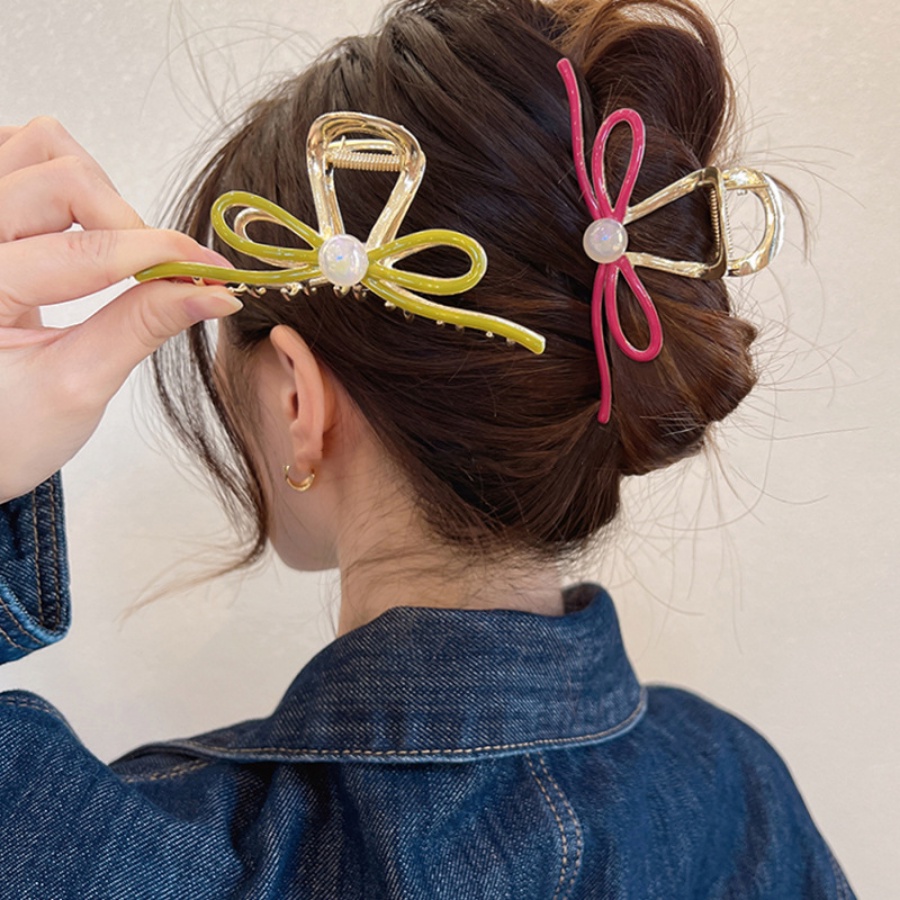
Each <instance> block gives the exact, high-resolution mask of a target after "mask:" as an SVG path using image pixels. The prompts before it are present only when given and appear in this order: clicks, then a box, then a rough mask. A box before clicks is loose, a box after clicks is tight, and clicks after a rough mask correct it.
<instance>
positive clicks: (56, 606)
mask: <svg viewBox="0 0 900 900" xmlns="http://www.w3.org/2000/svg"><path fill="white" fill-rule="evenodd" d="M69 611H70V603H69V572H68V562H67V557H66V542H65V528H64V521H63V505H62V482H61V479H60V474H59V472H57V473H56V474H55V475H53V477H51V478H49V479H48V480H47V481H45V482H44V483H43V484H40V485H38V487H36V488H35V489H34V490H33V491H31V492H30V493H28V494H25V495H24V496H22V497H18V498H17V499H15V500H11V501H10V502H8V503H5V504H3V505H2V506H0V663H4V662H10V661H11V660H14V659H19V658H20V657H22V656H26V655H27V654H28V653H31V652H32V651H33V650H38V649H40V648H41V647H44V646H46V645H47V644H52V643H55V642H56V641H58V640H60V639H61V638H62V637H64V636H65V634H66V632H67V631H68V628H69Z"/></svg>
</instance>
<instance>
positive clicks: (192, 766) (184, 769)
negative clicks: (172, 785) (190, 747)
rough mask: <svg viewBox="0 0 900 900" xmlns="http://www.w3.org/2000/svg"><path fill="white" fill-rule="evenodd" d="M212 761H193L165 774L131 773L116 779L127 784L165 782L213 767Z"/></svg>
mask: <svg viewBox="0 0 900 900" xmlns="http://www.w3.org/2000/svg"><path fill="white" fill-rule="evenodd" d="M213 763H214V760H211V759H195V760H192V761H191V762H188V763H182V764H181V765H180V766H175V767H174V768H171V769H168V770H167V771H165V772H154V773H152V774H148V775H141V774H138V773H137V772H133V773H132V774H130V775H118V773H117V776H118V778H119V779H120V780H121V781H124V782H126V783H128V784H136V783H141V782H147V781H166V780H168V779H170V778H179V777H181V776H182V775H187V774H188V773H190V772H197V771H199V770H200V769H205V768H207V767H208V766H211V765H213Z"/></svg>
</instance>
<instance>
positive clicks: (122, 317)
mask: <svg viewBox="0 0 900 900" xmlns="http://www.w3.org/2000/svg"><path fill="white" fill-rule="evenodd" d="M242 306H243V304H242V303H241V302H240V300H238V299H237V298H235V297H232V296H231V295H230V294H229V293H228V292H227V291H226V290H225V289H224V288H222V287H202V288H201V287H194V286H192V285H186V284H177V283H172V282H167V281H151V282H147V283H146V284H139V285H136V286H134V287H132V288H130V289H129V290H127V291H125V293H123V294H121V295H120V296H119V297H117V298H116V299H115V300H113V301H112V302H111V303H108V304H107V305H106V306H104V307H103V308H102V309H100V310H98V311H97V312H96V313H94V315H92V316H91V317H90V318H89V319H87V320H86V321H84V322H82V323H81V324H80V325H78V326H77V327H75V328H72V329H70V330H69V331H68V332H67V333H66V335H65V336H64V337H63V338H62V339H61V340H60V341H59V342H58V344H57V346H56V349H57V351H59V352H60V353H61V354H63V355H64V357H65V366H64V367H65V369H66V370H67V371H68V372H72V373H74V372H82V373H83V375H82V376H81V380H82V381H84V380H85V379H89V381H90V384H89V385H84V386H83V387H84V389H85V390H86V391H87V392H88V395H89V396H91V397H94V398H96V402H98V403H100V402H102V403H104V404H105V403H106V401H107V400H109V398H110V397H112V395H113V394H114V393H115V392H116V391H117V390H118V389H119V387H121V385H122V384H123V382H124V381H125V379H126V378H127V377H128V374H129V372H131V370H132V369H133V368H134V367H135V366H136V365H137V364H138V363H139V362H141V360H143V359H144V358H145V357H147V356H149V355H150V354H151V353H152V352H153V351H154V350H156V348H157V347H159V346H160V345H161V344H163V343H164V342H165V341H167V340H168V339H169V338H171V337H174V336H175V335H176V334H178V333H179V332H181V331H184V330H185V329H186V328H189V327H190V326H191V325H193V324H194V323H195V322H199V321H201V320H203V319H211V318H217V317H220V316H227V315H231V314H232V313H234V312H237V311H238V310H239V309H241V307H242Z"/></svg>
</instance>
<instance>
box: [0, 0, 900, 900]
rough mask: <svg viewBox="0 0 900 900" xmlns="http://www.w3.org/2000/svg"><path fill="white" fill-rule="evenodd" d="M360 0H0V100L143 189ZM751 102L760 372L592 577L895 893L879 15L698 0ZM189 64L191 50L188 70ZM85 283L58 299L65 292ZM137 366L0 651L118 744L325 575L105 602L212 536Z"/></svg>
mask: <svg viewBox="0 0 900 900" xmlns="http://www.w3.org/2000/svg"><path fill="white" fill-rule="evenodd" d="M379 6H380V4H379V3H377V2H374V0H328V2H320V3H315V2H312V0H293V2H291V3H279V2H277V0H255V2H254V3H253V4H247V3H246V2H243V0H241V2H237V0H216V2H212V0H190V2H187V0H182V2H170V0H115V2H113V0H93V2H89V0H79V2H77V3H76V2H60V0H54V2H50V0H29V2H27V3H25V2H12V0H0V12H2V18H0V21H2V22H3V26H2V29H0V121H2V122H3V123H10V124H21V123H24V122H26V121H27V120H28V119H30V118H31V117H33V116H35V115H38V114H49V115H53V116H56V117H58V118H59V119H61V120H62V121H63V122H64V123H65V124H66V125H67V126H68V128H69V129H70V130H71V131H72V133H73V134H74V135H75V136H76V137H77V138H78V139H79V140H80V141H81V142H82V143H83V144H84V145H85V146H86V147H87V148H88V149H89V150H90V151H91V152H93V153H94V155H95V156H96V157H97V158H98V160H99V161H100V162H101V164H102V165H104V166H105V167H106V168H107V170H108V171H109V172H110V174H111V175H112V177H113V179H114V181H115V182H116V183H117V185H118V186H119V188H120V190H121V191H122V192H123V194H124V195H125V196H126V197H127V198H128V199H129V200H130V201H131V202H132V203H133V204H134V205H135V206H136V207H137V208H138V210H139V211H140V212H141V213H142V214H143V215H144V216H145V217H151V218H152V217H154V216H156V215H157V214H158V212H159V210H160V209H161V203H162V199H161V198H162V197H163V194H164V187H165V186H166V185H167V184H171V182H172V179H173V178H175V177H177V176H178V175H180V174H181V173H183V172H184V171H185V168H186V166H187V164H188V161H189V158H190V156H191V154H192V153H194V152H196V151H197V149H198V146H199V144H200V140H201V137H202V136H203V135H204V134H208V133H209V129H210V127H214V126H215V122H216V110H218V109H222V108H224V109H225V110H231V111H234V110H236V109H238V108H240V107H241V106H242V105H243V103H244V102H245V101H246V100H247V99H248V98H249V97H250V96H252V95H253V94H254V93H256V92H257V91H258V90H259V89H260V87H261V86H262V85H263V84H266V83H268V81H269V80H270V79H271V78H273V77H276V76H277V75H278V73H280V72H286V71H289V70H291V69H295V68H297V67H298V66H301V65H302V64H303V63H304V61H305V60H307V59H308V58H309V56H310V55H311V53H312V52H313V51H314V50H315V49H316V48H317V47H319V46H321V45H322V44H324V43H327V42H328V41H329V40H330V39H332V38H333V37H335V36H338V35H343V34H348V33H353V32H359V31H365V30H368V28H369V26H370V24H371V22H372V20H373V18H374V15H375V13H376V12H377V9H378V8H379ZM710 9H711V11H712V12H713V13H714V14H715V15H716V16H717V18H718V19H719V21H720V22H721V24H722V31H723V35H724V38H725V42H726V44H727V46H728V48H729V52H730V56H731V60H732V64H733V67H734V70H735V73H736V76H737V80H738V83H739V87H740V90H741V92H742V96H743V97H744V98H745V102H746V108H745V109H744V113H745V123H746V140H745V145H746V151H747V152H746V153H745V155H744V160H745V161H746V162H747V163H750V164H754V165H758V166H765V167H766V168H768V169H769V170H770V171H772V172H773V173H775V174H777V175H779V176H781V177H783V178H784V179H786V180H787V181H789V182H790V183H791V184H792V185H793V186H794V187H795V188H796V189H797V190H798V191H799V192H800V193H801V194H802V195H803V197H804V198H805V199H806V200H807V202H808V203H809V205H810V209H811V212H812V216H813V220H814V225H815V243H814V245H813V247H812V251H811V261H809V262H807V261H805V260H804V257H803V253H802V249H801V248H800V246H799V234H800V233H799V226H798V222H797V220H796V217H795V218H794V219H793V221H792V224H791V232H790V235H791V236H790V240H789V243H788V246H786V248H785V251H784V253H783V256H782V257H781V259H780V260H779V262H778V264H777V266H776V267H775V268H774V269H772V270H771V271H769V272H766V273H763V274H762V275H761V276H759V277H758V278H757V279H756V280H755V282H754V283H753V284H752V285H743V286H742V301H741V302H742V304H743V309H744V311H745V312H746V313H747V314H748V315H750V316H751V318H753V320H754V321H755V322H757V324H758V325H759V326H760V327H761V329H762V340H761V344H760V363H761V365H762V366H763V369H764V375H763V383H762V384H761V385H760V388H759V390H758V391H757V392H756V393H755V394H754V395H753V396H752V397H751V398H750V400H749V401H748V402H747V403H746V405H745V407H744V408H743V409H742V410H741V411H739V413H738V414H736V415H735V416H734V417H733V419H732V421H730V422H729V423H727V424H726V426H725V427H723V428H722V430H721V432H720V434H719V440H718V448H719V449H718V452H717V453H713V454H710V455H709V456H708V457H707V458H704V459H699V460H696V461H693V462H692V463H691V464H689V465H686V466H684V467H680V468H678V469H677V470H671V471H669V472H666V473H663V474H662V475H660V476H659V477H656V478H651V479H642V480H638V481H634V482H632V483H631V484H629V486H628V501H627V504H626V509H625V512H624V514H623V517H622V520H621V522H620V523H619V525H618V527H617V528H616V529H614V532H613V533H611V534H610V535H609V536H608V538H607V540H606V542H605V545H604V548H603V552H602V558H601V559H600V560H599V561H598V562H597V564H596V565H595V566H594V567H592V569H591V571H590V573H589V574H590V575H591V576H592V577H595V578H598V579H600V580H602V581H603V582H604V583H605V584H607V586H608V587H609V588H610V589H611V590H612V592H613V594H614V596H615V597H616V600H617V604H618V607H619V610H620V614H621V617H622V620H623V625H624V629H625V635H626V641H627V643H628V647H629V651H630V654H631V656H632V659H633V661H634V663H635V665H636V667H637V669H638V671H639V673H640V675H641V676H642V677H643V678H644V679H645V680H649V681H660V682H668V683H675V684H680V685H684V686H687V687H689V688H691V689H693V690H695V691H697V692H699V693H700V694H702V695H704V696H706V697H708V698H710V699H711V700H713V701H715V702H717V703H719V704H720V705H722V706H724V707H726V708H728V709H730V710H732V711H735V712H737V713H738V714H739V715H741V716H742V717H743V718H745V719H747V720H748V721H749V722H751V723H752V724H753V725H754V726H755V727H756V728H758V729H759V730H760V731H761V732H762V733H763V734H765V735H766V736H767V737H768V739H769V740H770V741H771V742H772V743H773V744H774V745H775V747H776V748H777V749H778V750H779V751H780V752H781V754H782V755H783V756H784V757H785V759H786V760H787V762H788V764H789V766H790V768H791V771H792V772H793V774H794V777H795V779H796V781H797V783H798V785H799V787H800V789H801V791H802V793H803V794H804V796H805V798H806V800H807V804H808V806H809V808H810V811H811V813H812V815H813V818H814V819H815V820H816V822H817V824H818V825H819V827H820V828H821V830H822V831H823V833H824V834H825V835H826V837H827V839H828V840H829V842H830V843H831V845H832V847H833V849H834V851H835V853H836V855H837V856H838V858H839V859H840V860H841V862H842V863H843V865H844V867H845V869H846V871H847V873H848V875H849V877H850V880H851V882H852V884H853V885H854V887H855V889H856V890H857V892H858V893H859V895H860V896H861V897H873V898H881V897H888V896H894V895H895V893H896V880H897V879H896V865H895V863H894V862H892V853H891V852H890V850H889V848H894V847H896V845H897V844H898V843H900V827H898V817H897V814H896V809H897V807H898V805H900V766H898V763H900V754H898V749H897V741H898V737H900V732H898V704H897V688H896V685H897V682H898V679H900V666H898V654H897V651H896V642H897V639H898V636H900V627H898V626H900V613H898V602H897V586H896V585H897V576H898V574H900V566H898V525H897V510H898V508H900V476H898V465H897V457H896V449H895V448H896V447H897V445H898V443H900V428H898V417H900V416H898V414H900V391H898V388H897V381H898V377H897V374H896V373H897V371H898V362H897V359H898V350H900V344H898V340H897V337H896V336H897V335H898V334H900V303H898V297H897V294H898V290H897V288H898V283H897V282H898V279H897V274H896V271H897V270H896V263H895V260H896V255H897V247H898V246H900V226H898V216H897V211H896V210H897V207H898V200H900V197H898V193H900V192H898V174H897V172H898V167H897V165H896V163H895V153H896V144H897V139H898V137H900V127H898V126H900V121H898V96H897V85H898V84H900V64H898V56H897V54H896V44H897V40H898V38H900V27H898V26H900V13H898V11H897V10H898V8H897V7H896V5H893V4H886V3H881V2H875V0H861V2H858V3H855V4H853V6H852V7H848V6H847V4H845V3H840V2H837V0H818V2H817V3H815V4H812V3H808V2H806V3H804V2H799V0H733V2H730V3H724V2H721V0H715V2H714V3H713V5H712V6H711V7H710ZM194 64H197V65H198V66H200V67H202V69H203V70H204V71H205V73H206V75H205V77H199V76H198V75H197V74H196V73H195V69H194ZM105 299H107V298H105V297H100V298H97V297H95V298H89V299H88V300H85V301H81V302H79V303H77V304H74V305H73V306H72V307H70V308H69V309H68V310H66V311H63V312H59V311H55V312H54V316H55V319H54V321H56V322H58V323H61V322H63V321H72V320H77V319H80V318H83V317H84V316H86V315H87V314H88V313H89V312H90V311H91V310H92V309H94V308H96V307H97V306H98V305H99V304H100V303H102V302H105ZM148 384H149V379H148V378H147V373H146V371H144V372H139V373H138V374H137V375H136V376H135V377H133V378H132V379H131V380H130V381H129V383H128V385H127V386H126V388H125V389H124V390H123V391H122V392H121V393H120V394H119V395H118V396H117V397H116V398H115V399H114V401H113V402H112V404H111V406H110V408H109V412H108V415H107V416H106V418H105V420H104V422H103V424H102V426H101V428H100V429H99V431H98V433H97V434H96V436H95V437H94V439H93V440H92V441H91V443H90V444H89V445H88V446H87V448H86V449H85V450H84V451H83V452H82V453H81V454H80V455H79V456H78V457H77V458H76V459H75V460H74V461H73V462H72V463H71V464H70V465H69V466H67V468H66V471H65V473H64V480H65V485H66V492H67V504H68V512H67V515H68V532H69V537H70V553H71V568H72V583H73V594H74V624H73V627H72V631H71V634H70V636H69V637H68V638H67V639H66V640H65V641H64V642H63V643H61V644H60V645H58V646H55V647H53V648H50V649H47V650H44V651H42V652H40V653H38V654H36V655H34V656H32V657H31V658H29V659H26V660H24V661H22V662H19V663H16V664H14V665H12V666H7V667H4V669H3V670H2V672H0V688H3V689H8V688H13V687H17V688H18V687H21V688H26V689H29V690H33V691H37V692H38V693H41V694H43V695H44V696H46V697H47V698H48V699H50V700H51V701H52V702H54V703H56V704H57V705H58V706H59V707H60V708H61V709H62V710H63V712H64V713H65V714H66V715H67V716H68V718H69V720H70V722H71V723H72V725H73V727H74V728H75V729H76V730H77V732H78V733H79V734H80V735H81V737H82V739H83V740H84V742H85V743H86V744H87V745H88V746H89V747H90V748H92V749H93V750H94V751H95V752H96V753H97V754H98V755H99V756H100V757H102V758H104V759H107V760H109V759H112V758H114V757H116V756H117V755H119V754H121V753H123V752H125V751H126V750H128V749H130V748H131V747H133V746H135V745H136V744H138V743H141V742H143V741H147V740H150V739H154V738H166V737H175V736H179V735H185V734H189V733H195V732H198V731H201V730H205V729H209V728H213V727H217V726H220V725H224V724H226V723H228V722H231V721H235V720H239V719H242V718H249V717H257V716H264V715H267V714H268V713H269V712H270V711H271V709H272V708H273V706H274V705H275V703H276V702H277V700H278V698H279V697H280V696H281V694H282V692H283V691H284V690H285V688H286V687H287V685H288V683H289V682H290V680H291V679H292V678H293V676H294V675H295V674H296V672H297V671H298V670H299V669H300V668H301V667H302V666H303V664H304V663H305V662H306V661H307V660H308V659H310V658H311V657H312V656H313V655H314V654H315V653H316V652H317V651H318V650H319V649H321V648H322V647H323V646H324V645H325V644H326V643H327V642H328V641H330V640H331V639H332V637H333V635H334V626H333V622H334V621H336V619H335V616H334V610H335V604H336V601H337V594H336V591H335V587H334V581H333V579H332V577H331V575H324V576H309V575H300V574H297V573H294V572H290V571H288V570H286V569H284V568H283V567H281V566H280V565H278V564H276V563H271V564H269V565H268V566H267V567H266V568H265V570H264V571H262V572H260V573H257V574H253V575H251V576H244V577H240V578H233V579H231V580H229V581H222V582H218V583H214V584H212V585H207V586H205V587H202V588H198V589H196V590H193V591H190V592H185V593H182V594H179V595H178V596H176V597H174V598H170V599H167V600H163V601H160V602H159V603H157V604H156V605H154V606H152V607H151V608H148V609H146V610H144V611H142V612H140V613H139V614H137V615H136V616H134V617H132V618H130V619H128V620H127V621H126V620H123V618H122V614H123V613H124V611H125V610H126V609H127V608H128V607H129V606H130V605H132V604H133V603H134V602H135V601H136V600H137V599H138V598H139V596H140V594H141V591H142V590H144V589H145V588H147V586H148V585H149V584H150V583H151V582H152V581H153V579H154V578H155V577H157V576H159V575H160V574H166V573H168V572H170V571H171V570H172V568H173V566H175V565H176V564H177V563H178V562H179V560H182V559H184V558H197V556H198V555H199V554H202V553H203V552H205V551H206V549H208V548H209V547H213V546H215V545H216V542H217V541H221V540H222V539H223V538H224V537H225V536H226V535H227V526H226V525H225V522H224V519H223V517H222V515H221V513H220V512H219V510H218V509H217V508H216V506H215V505H214V503H213V502H212V501H211V499H210V498H209V496H208V494H207V491H206V489H205V488H204V487H203V486H202V485H201V483H200V481H199V479H198V478H197V477H196V476H195V475H194V474H193V473H192V471H190V470H189V469H188V468H187V467H186V466H185V463H184V460H183V459H181V458H180V457H179V456H178V455H177V454H176V453H175V452H174V451H173V450H172V449H171V447H169V446H167V445H165V444H163V443H161V442H160V441H158V440H157V438H156V436H155V434H156V432H157V431H158V430H159V429H158V426H157V425H156V424H155V422H156V418H155V410H154V408H153V407H152V405H151V404H150V403H149V401H148V399H147V393H148V392H147V386H148Z"/></svg>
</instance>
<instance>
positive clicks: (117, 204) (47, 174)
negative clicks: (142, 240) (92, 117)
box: [0, 156, 145, 243]
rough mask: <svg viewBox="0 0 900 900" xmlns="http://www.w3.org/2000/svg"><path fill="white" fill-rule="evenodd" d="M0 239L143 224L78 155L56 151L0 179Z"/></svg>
mask: <svg viewBox="0 0 900 900" xmlns="http://www.w3.org/2000/svg"><path fill="white" fill-rule="evenodd" d="M0 209H2V210H3V217H2V219H0V243H6V242H8V241H15V240H18V239H20V238H24V237H32V236H34V235H38V234H48V233H51V232H54V231H65V230H66V229H68V228H70V227H71V226H72V225H73V224H75V223H76V222H77V223H78V224H79V225H81V226H82V228H84V229H85V230H87V231H90V230H96V229H114V230H118V229H128V228H144V227H145V226H144V222H143V220H142V219H141V217H140V216H139V215H138V214H137V213H136V212H135V211H134V210H133V209H132V207H131V206H130V205H129V204H128V203H126V202H125V200H123V199H122V197H121V196H120V195H119V194H118V193H117V192H116V191H114V190H113V189H112V188H111V187H110V186H109V184H108V182H106V181H105V180H104V179H102V178H99V177H98V176H97V173H96V171H95V169H94V167H93V166H91V165H89V164H88V163H86V162H85V161H84V159H83V158H82V157H80V156H60V157H57V158H56V159H52V160H50V161H49V162H45V163H40V164H38V165H34V166H27V167H26V168H24V169H18V170H16V171H15V172H12V173H10V174H9V175H7V176H6V177H4V178H0Z"/></svg>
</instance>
